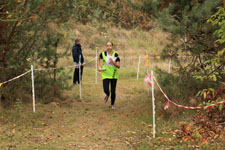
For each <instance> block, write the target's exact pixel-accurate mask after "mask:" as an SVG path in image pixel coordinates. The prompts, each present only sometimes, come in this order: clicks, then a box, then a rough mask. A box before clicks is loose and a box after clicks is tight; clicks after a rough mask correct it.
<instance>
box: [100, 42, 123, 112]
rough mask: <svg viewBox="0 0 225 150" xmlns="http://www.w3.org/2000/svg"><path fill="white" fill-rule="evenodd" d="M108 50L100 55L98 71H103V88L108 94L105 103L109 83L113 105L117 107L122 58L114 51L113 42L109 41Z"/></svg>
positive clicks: (113, 107)
mask: <svg viewBox="0 0 225 150" xmlns="http://www.w3.org/2000/svg"><path fill="white" fill-rule="evenodd" d="M106 47H107V50H106V51H104V52H102V53H101V54H100V55H99V57H98V71H100V72H102V80H103V89H104V93H105V94H106V96H105V98H104V101H105V103H106V102H107V101H108V99H109V95H110V92H109V84H110V85H111V107H112V109H115V106H114V103H115V99H116V83H117V79H118V78H119V74H118V69H119V68H120V58H119V56H118V54H117V53H116V52H115V51H113V49H112V47H113V43H112V42H107V44H106ZM101 59H102V60H103V66H101V65H100V60H101Z"/></svg>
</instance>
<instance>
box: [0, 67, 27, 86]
mask: <svg viewBox="0 0 225 150" xmlns="http://www.w3.org/2000/svg"><path fill="white" fill-rule="evenodd" d="M29 72H31V70H29V71H27V72H25V73H23V74H21V75H19V76H17V77H14V78H12V79H10V80H8V81H5V82H2V83H0V87H1V86H2V85H3V84H6V83H8V82H11V81H13V80H16V79H19V78H20V77H22V76H25V75H26V74H28V73H29Z"/></svg>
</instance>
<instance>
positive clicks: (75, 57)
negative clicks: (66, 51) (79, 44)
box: [72, 47, 79, 63]
mask: <svg viewBox="0 0 225 150" xmlns="http://www.w3.org/2000/svg"><path fill="white" fill-rule="evenodd" d="M72 55H73V61H74V62H76V63H78V62H79V54H78V51H77V48H76V47H73V49H72Z"/></svg>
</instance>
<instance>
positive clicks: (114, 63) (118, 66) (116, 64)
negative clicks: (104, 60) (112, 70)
mask: <svg viewBox="0 0 225 150" xmlns="http://www.w3.org/2000/svg"><path fill="white" fill-rule="evenodd" d="M109 61H110V63H111V64H113V65H114V66H115V67H117V68H118V69H120V61H117V62H115V61H113V60H112V58H110V59H109Z"/></svg>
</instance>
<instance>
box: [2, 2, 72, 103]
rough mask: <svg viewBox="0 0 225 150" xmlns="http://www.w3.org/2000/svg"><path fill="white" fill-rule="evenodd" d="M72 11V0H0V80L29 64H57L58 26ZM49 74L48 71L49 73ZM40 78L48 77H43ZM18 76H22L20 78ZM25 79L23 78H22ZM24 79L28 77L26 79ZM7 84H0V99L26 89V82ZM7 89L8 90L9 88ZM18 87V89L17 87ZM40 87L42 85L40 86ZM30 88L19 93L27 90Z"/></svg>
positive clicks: (17, 73)
mask: <svg viewBox="0 0 225 150" xmlns="http://www.w3.org/2000/svg"><path fill="white" fill-rule="evenodd" d="M72 11H73V0H67V1H59V0H53V1H48V0H33V1H30V0H23V1H22V0H2V1H1V2H0V30H1V33H0V73H1V76H0V80H1V81H6V80H8V79H11V78H12V77H15V76H16V75H19V74H21V73H23V72H25V71H27V70H28V69H29V68H30V65H31V64H33V65H35V66H43V64H45V65H44V67H51V66H53V65H56V64H57V57H58V56H57V54H56V50H57V44H56V43H58V42H59V39H60V38H61V36H60V34H61V33H60V30H57V31H58V32H56V31H54V30H52V28H51V27H50V26H51V24H55V25H56V26H58V27H57V28H58V29H60V27H61V25H63V24H64V23H65V22H66V21H68V19H69V17H70V16H71V14H72ZM50 74H51V73H50ZM43 78H48V77H47V76H46V77H43ZM21 80H22V79H21ZM24 80H26V78H24ZM27 80H28V79H27ZM21 83H22V82H20V84H19V85H15V84H10V83H9V84H8V85H7V86H3V87H2V88H1V99H2V101H3V100H6V101H11V100H13V99H14V98H13V97H14V96H15V95H16V94H15V95H12V94H10V93H12V92H15V93H16V92H18V91H17V90H18V87H20V86H24V87H23V88H24V89H29V88H28V87H29V86H30V85H29V84H30V83H28V82H25V81H24V84H23V85H22V84H21ZM7 89H10V90H11V91H10V92H9V90H7ZM20 90H21V89H20ZM42 90H43V89H42ZM29 92H30V90H27V92H23V93H29Z"/></svg>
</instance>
